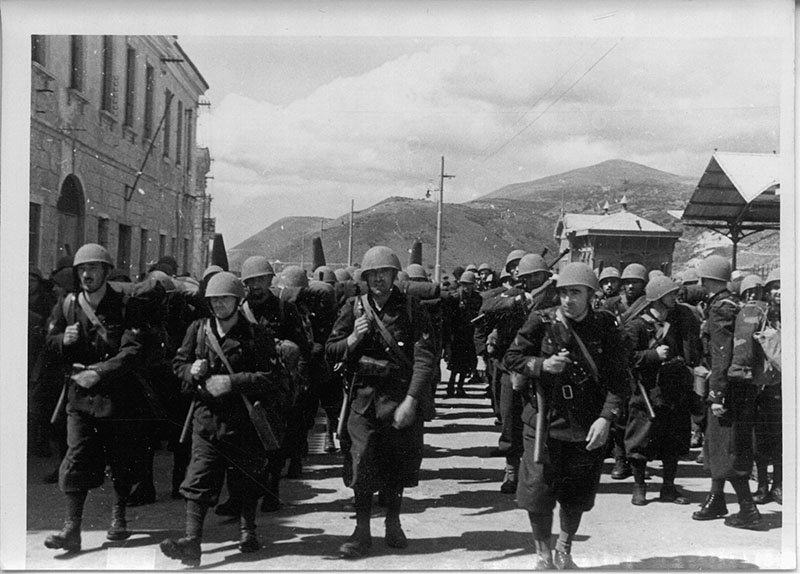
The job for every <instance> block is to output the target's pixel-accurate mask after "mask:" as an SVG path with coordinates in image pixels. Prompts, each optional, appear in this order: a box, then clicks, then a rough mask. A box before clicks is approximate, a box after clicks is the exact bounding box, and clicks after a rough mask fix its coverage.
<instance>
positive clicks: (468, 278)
mask: <svg viewBox="0 0 800 574" xmlns="http://www.w3.org/2000/svg"><path fill="white" fill-rule="evenodd" d="M458 282H459V283H465V284H467V285H475V273H474V272H473V271H464V272H463V273H462V274H461V277H459V278H458Z"/></svg>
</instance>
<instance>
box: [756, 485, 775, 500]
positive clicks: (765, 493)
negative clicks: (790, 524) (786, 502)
mask: <svg viewBox="0 0 800 574" xmlns="http://www.w3.org/2000/svg"><path fill="white" fill-rule="evenodd" d="M753 502H755V503H756V504H766V503H768V502H772V493H771V492H770V490H769V484H768V483H766V482H760V483H759V484H758V489H756V491H755V492H754V493H753Z"/></svg>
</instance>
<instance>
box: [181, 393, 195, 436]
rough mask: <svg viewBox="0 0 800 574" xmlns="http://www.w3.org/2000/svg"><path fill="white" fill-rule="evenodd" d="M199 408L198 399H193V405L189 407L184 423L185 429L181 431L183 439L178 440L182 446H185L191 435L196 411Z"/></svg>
mask: <svg viewBox="0 0 800 574" xmlns="http://www.w3.org/2000/svg"><path fill="white" fill-rule="evenodd" d="M196 408H197V399H196V398H192V404H190V405H189V410H188V411H187V413H186V419H185V420H184V421H183V428H182V429H181V438H180V439H178V442H179V443H180V444H185V443H186V441H187V440H188V439H189V435H190V434H191V432H192V431H191V426H192V420H193V419H194V410H195V409H196Z"/></svg>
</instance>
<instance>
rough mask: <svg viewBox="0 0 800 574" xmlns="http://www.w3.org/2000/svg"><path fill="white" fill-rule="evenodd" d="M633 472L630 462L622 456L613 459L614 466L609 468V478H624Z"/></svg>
mask: <svg viewBox="0 0 800 574" xmlns="http://www.w3.org/2000/svg"><path fill="white" fill-rule="evenodd" d="M632 474H633V470H631V465H630V463H629V462H628V461H627V460H625V459H624V458H618V459H616V460H615V461H614V468H613V469H612V470H611V478H613V479H614V480H624V479H626V478H628V477H629V476H631V475H632Z"/></svg>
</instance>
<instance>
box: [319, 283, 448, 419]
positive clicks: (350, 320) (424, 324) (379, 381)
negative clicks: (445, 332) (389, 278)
mask: <svg viewBox="0 0 800 574" xmlns="http://www.w3.org/2000/svg"><path fill="white" fill-rule="evenodd" d="M370 301H371V297H370ZM373 309H374V310H375V312H376V314H377V315H378V316H379V317H380V319H381V321H383V323H384V325H386V328H387V330H388V331H389V333H391V335H392V337H393V338H394V339H395V341H397V344H398V345H399V347H400V349H401V350H402V351H403V352H404V353H405V356H406V357H407V359H408V361H409V362H410V363H411V364H412V365H413V367H412V370H411V372H408V371H407V370H406V369H403V368H402V366H401V365H399V364H398V363H397V362H396V361H395V360H394V359H393V358H392V355H391V354H390V353H389V351H388V348H387V345H386V343H385V342H384V339H383V337H382V336H381V334H380V332H379V330H378V328H377V327H376V326H373V327H372V329H371V330H370V331H369V332H368V333H367V334H366V335H365V336H364V338H363V339H362V340H361V342H360V343H359V345H358V346H357V347H356V348H355V349H353V350H352V351H351V350H349V349H348V346H347V337H348V336H349V335H350V333H352V332H353V326H354V324H355V320H356V317H357V316H360V315H361V314H362V313H364V310H363V306H362V304H361V300H360V298H358V297H354V298H352V299H350V300H348V302H347V303H346V304H345V306H344V307H342V309H341V311H340V312H339V316H338V318H337V319H336V323H335V324H334V326H333V331H332V332H331V336H330V338H329V339H328V342H327V344H326V354H327V357H328V360H329V362H330V363H332V364H333V363H338V362H343V363H345V364H346V365H347V369H348V371H349V372H350V373H354V375H353V390H352V399H351V401H352V403H351V406H352V409H353V410H354V411H356V412H358V413H359V414H363V413H365V412H366V411H367V409H368V408H369V407H370V406H372V405H374V406H375V411H376V416H377V417H378V418H379V419H382V418H388V417H390V416H391V414H392V413H393V412H394V409H395V408H396V407H397V405H398V404H399V403H400V402H401V401H402V400H403V399H404V398H405V396H406V395H410V396H412V397H415V398H416V399H417V400H418V401H419V403H418V409H422V410H423V411H424V409H425V405H424V404H423V402H424V401H428V400H431V397H430V383H429V381H430V377H431V375H432V373H433V369H434V362H435V361H436V360H438V357H436V355H435V347H434V339H433V335H432V332H431V329H432V327H431V323H430V320H429V317H428V316H427V313H426V312H425V309H424V308H423V307H422V305H420V304H419V303H418V302H417V301H416V300H414V299H412V298H410V297H408V296H406V295H404V294H403V293H401V292H400V290H399V289H398V288H397V287H396V286H393V287H392V292H391V294H390V296H389V299H388V300H387V301H386V304H385V305H384V307H383V309H381V310H378V309H377V308H375V306H374V304H373ZM362 357H367V358H370V359H376V360H378V361H387V362H388V371H386V372H384V373H382V374H381V373H378V372H376V371H373V372H369V369H368V368H367V365H365V364H364V363H365V362H364V361H361V366H360V365H359V363H360V361H359V359H361V358H362Z"/></svg>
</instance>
